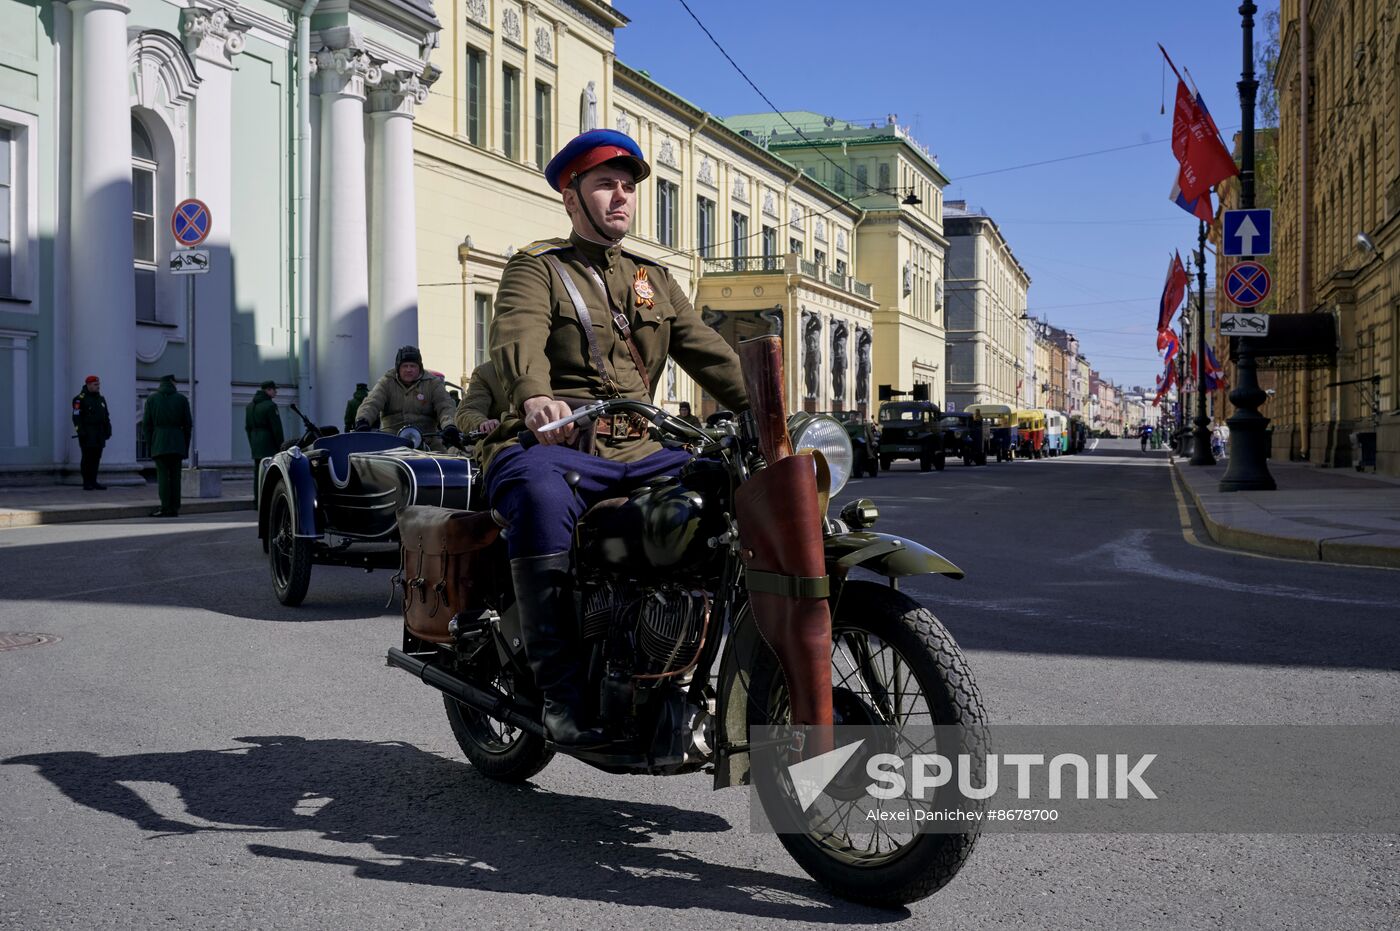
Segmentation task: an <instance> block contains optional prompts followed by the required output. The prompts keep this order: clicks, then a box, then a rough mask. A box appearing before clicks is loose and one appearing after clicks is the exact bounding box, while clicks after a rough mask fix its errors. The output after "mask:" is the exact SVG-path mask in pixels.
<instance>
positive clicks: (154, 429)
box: [141, 375, 194, 517]
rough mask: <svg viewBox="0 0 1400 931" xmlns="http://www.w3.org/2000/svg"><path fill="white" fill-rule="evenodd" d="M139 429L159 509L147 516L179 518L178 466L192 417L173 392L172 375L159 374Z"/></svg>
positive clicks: (185, 451)
mask: <svg viewBox="0 0 1400 931" xmlns="http://www.w3.org/2000/svg"><path fill="white" fill-rule="evenodd" d="M141 429H142V430H143V431H144V432H145V435H146V449H147V451H148V454H149V455H150V457H151V458H152V459H154V460H155V463H156V487H157V488H158V489H159V490H160V507H159V508H157V509H156V510H155V511H154V512H152V514H151V516H152V517H179V516H180V463H181V462H182V461H183V460H184V458H185V457H186V456H187V455H189V452H190V436H191V434H192V433H193V432H194V418H192V417H191V416H190V402H189V401H188V400H187V399H186V398H185V396H184V395H183V394H181V393H180V392H178V391H176V390H175V376H174V375H162V376H161V379H160V387H158V388H156V390H155V391H154V392H153V393H152V394H151V396H150V397H148V398H147V399H146V412H145V415H144V416H143V417H142V420H141Z"/></svg>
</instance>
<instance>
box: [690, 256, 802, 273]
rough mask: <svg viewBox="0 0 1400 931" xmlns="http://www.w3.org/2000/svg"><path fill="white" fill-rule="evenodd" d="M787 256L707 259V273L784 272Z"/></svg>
mask: <svg viewBox="0 0 1400 931" xmlns="http://www.w3.org/2000/svg"><path fill="white" fill-rule="evenodd" d="M786 270H787V257H786V256H782V255H741V256H735V257H733V258H728V259H705V274H707V275H724V274H732V273H734V272H783V271H786Z"/></svg>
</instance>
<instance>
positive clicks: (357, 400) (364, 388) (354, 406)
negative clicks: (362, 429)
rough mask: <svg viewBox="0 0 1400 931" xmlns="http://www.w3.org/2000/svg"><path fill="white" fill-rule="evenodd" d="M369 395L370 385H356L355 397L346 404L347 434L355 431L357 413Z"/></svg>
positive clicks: (365, 383)
mask: <svg viewBox="0 0 1400 931" xmlns="http://www.w3.org/2000/svg"><path fill="white" fill-rule="evenodd" d="M368 395H369V383H368V382H363V381H362V382H358V383H357V384H356V385H355V395H354V397H352V398H351V399H350V400H349V401H346V402H345V432H346V433H349V432H350V431H351V430H354V429H355V412H356V411H358V410H359V409H360V405H361V404H363V403H364V400H365V398H366V397H367V396H368Z"/></svg>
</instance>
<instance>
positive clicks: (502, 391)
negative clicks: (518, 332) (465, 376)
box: [454, 361, 510, 433]
mask: <svg viewBox="0 0 1400 931" xmlns="http://www.w3.org/2000/svg"><path fill="white" fill-rule="evenodd" d="M509 407H510V401H509V400H507V398H506V388H505V385H502V384H501V376H499V375H497V374H496V366H495V365H494V364H492V363H491V362H489V361H487V362H483V363H481V364H480V365H478V366H477V367H476V371H474V372H472V379H471V381H470V382H468V383H467V393H466V394H465V395H464V396H463V397H462V403H460V404H458V405H457V413H456V415H455V418H454V419H455V421H456V423H457V429H459V430H461V431H462V432H463V433H471V432H472V431H473V430H475V429H476V428H477V427H479V426H481V425H482V424H483V423H485V422H486V421H488V420H499V419H501V416H502V415H503V414H505V412H506V410H507V409H508V408H509Z"/></svg>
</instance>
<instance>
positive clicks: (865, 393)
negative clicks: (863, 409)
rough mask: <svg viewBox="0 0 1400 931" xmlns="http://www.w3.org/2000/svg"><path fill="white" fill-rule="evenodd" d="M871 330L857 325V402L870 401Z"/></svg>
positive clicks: (865, 402)
mask: <svg viewBox="0 0 1400 931" xmlns="http://www.w3.org/2000/svg"><path fill="white" fill-rule="evenodd" d="M871 342H872V340H871V338H870V331H869V330H867V329H866V328H865V327H856V403H857V404H868V403H870V344H871Z"/></svg>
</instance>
